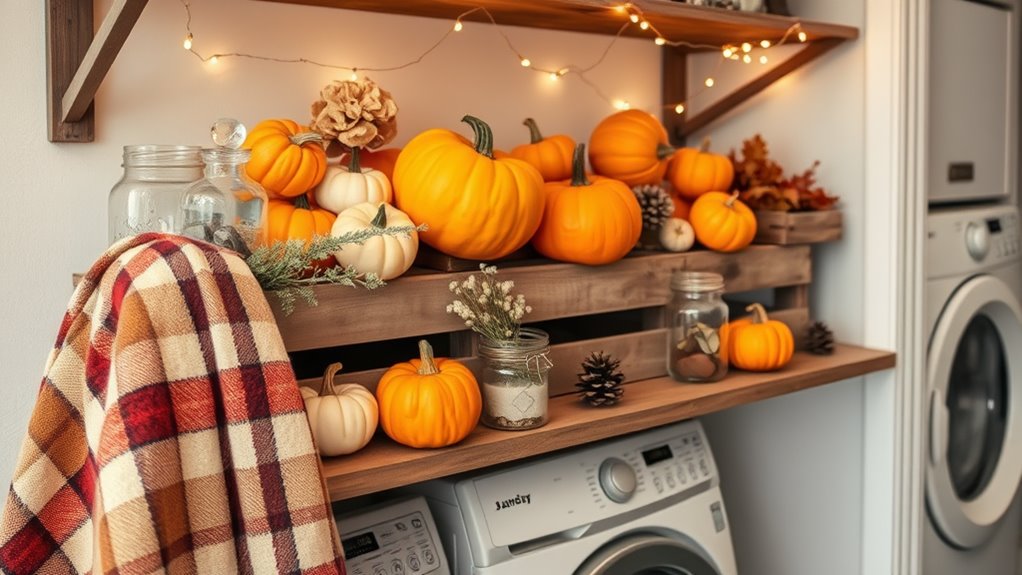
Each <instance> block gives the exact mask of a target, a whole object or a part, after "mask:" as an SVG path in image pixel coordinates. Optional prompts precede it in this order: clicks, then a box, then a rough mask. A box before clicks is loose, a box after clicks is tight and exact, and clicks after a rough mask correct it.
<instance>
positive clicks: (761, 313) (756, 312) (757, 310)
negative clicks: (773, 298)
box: [745, 303, 770, 323]
mask: <svg viewBox="0 0 1022 575" xmlns="http://www.w3.org/2000/svg"><path fill="white" fill-rule="evenodd" d="M745 311H748V312H752V323H766V322H767V321H768V320H769V319H770V318H768V317H767V312H766V309H765V308H764V307H763V304H761V303H753V304H749V305H748V306H746V308H745Z"/></svg>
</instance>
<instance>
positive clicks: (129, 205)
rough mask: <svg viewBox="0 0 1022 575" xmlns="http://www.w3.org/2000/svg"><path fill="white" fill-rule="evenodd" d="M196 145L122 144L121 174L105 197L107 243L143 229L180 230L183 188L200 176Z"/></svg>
mask: <svg viewBox="0 0 1022 575" xmlns="http://www.w3.org/2000/svg"><path fill="white" fill-rule="evenodd" d="M200 151H201V148H200V147H199V146H162V145H141V146H124V160H123V163H122V164H121V166H122V167H123V168H124V174H123V175H122V176H121V179H120V180H119V181H118V182H117V183H116V184H114V186H113V188H112V189H111V190H110V195H109V196H108V199H107V230H108V234H107V237H108V239H109V241H110V243H114V242H116V241H117V240H120V239H122V238H126V237H128V236H133V235H136V234H140V233H142V232H166V233H179V232H180V231H181V225H180V221H178V220H177V219H176V218H177V215H178V206H179V204H180V203H181V195H182V193H183V192H184V189H185V188H186V187H187V186H188V185H189V184H191V183H192V182H194V181H195V180H198V179H200V178H202V158H201V157H200V156H199V152H200Z"/></svg>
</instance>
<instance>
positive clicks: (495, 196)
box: [393, 116, 544, 260]
mask: <svg viewBox="0 0 1022 575" xmlns="http://www.w3.org/2000/svg"><path fill="white" fill-rule="evenodd" d="M462 121H463V122H466V123H467V124H468V125H470V126H472V130H473V131H474V132H475V142H474V143H473V142H469V141H468V140H467V139H465V138H464V137H462V136H460V135H458V134H456V133H454V132H452V131H450V130H443V129H433V130H427V131H425V132H423V133H421V134H419V135H417V136H415V137H414V138H412V141H410V142H408V144H407V145H406V146H405V147H404V149H403V150H401V155H400V156H398V158H397V165H396V166H395V167H394V182H393V183H394V196H395V204H396V205H397V207H398V208H400V209H401V211H403V212H405V213H406V214H408V216H409V217H410V218H411V219H412V221H414V222H419V223H423V224H426V225H428V226H429V231H427V232H424V233H423V234H422V235H421V236H420V239H422V241H423V242H425V243H427V244H429V245H430V246H432V247H434V248H436V249H437V250H439V251H441V252H443V253H445V254H449V255H452V256H455V257H459V258H465V259H471V260H495V259H498V258H502V257H504V256H506V255H508V254H510V253H511V252H513V251H515V250H517V249H518V248H520V247H522V246H524V245H525V244H526V243H528V241H529V239H530V238H532V235H533V234H535V233H536V229H537V228H538V227H539V223H540V220H542V218H543V206H544V194H543V178H542V176H540V174H539V172H538V171H536V168H533V167H532V166H530V165H529V164H528V163H526V162H523V161H522V160H519V159H517V158H501V159H494V158H493V134H492V132H491V131H490V127H489V126H488V125H487V124H486V123H485V122H483V121H482V120H480V119H478V118H475V117H473V116H465V117H464V118H462Z"/></svg>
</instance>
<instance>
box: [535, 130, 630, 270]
mask: <svg viewBox="0 0 1022 575" xmlns="http://www.w3.org/2000/svg"><path fill="white" fill-rule="evenodd" d="M641 233H642V208H640V207H639V202H638V200H636V199H635V194H634V193H632V190H631V189H630V188H629V187H628V186H626V185H625V184H623V183H621V182H619V181H617V180H612V179H610V178H602V177H600V176H592V179H587V178H586V173H585V144H579V145H578V146H577V147H576V148H575V158H574V176H573V177H572V179H571V180H565V181H563V182H550V183H548V184H546V210H545V211H544V212H543V223H542V224H541V225H540V226H539V230H538V231H537V232H536V235H535V237H533V238H532V245H533V247H535V248H536V251H538V252H539V253H541V254H543V255H544V256H546V257H548V258H552V259H555V260H560V261H565V262H573V263H579V264H588V265H601V264H609V263H611V262H615V261H617V260H619V259H621V258H623V257H624V256H625V254H627V253H628V252H629V251H631V249H632V248H633V247H635V243H636V242H638V241H639V235H640V234H641Z"/></svg>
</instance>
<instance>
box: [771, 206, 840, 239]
mask: <svg viewBox="0 0 1022 575" xmlns="http://www.w3.org/2000/svg"><path fill="white" fill-rule="evenodd" d="M841 231H842V217H841V210H823V211H818V212H770V211H757V212H756V237H755V238H754V239H753V241H754V242H755V243H758V244H779V245H796V244H817V243H823V242H833V241H836V240H839V239H841Z"/></svg>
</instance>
